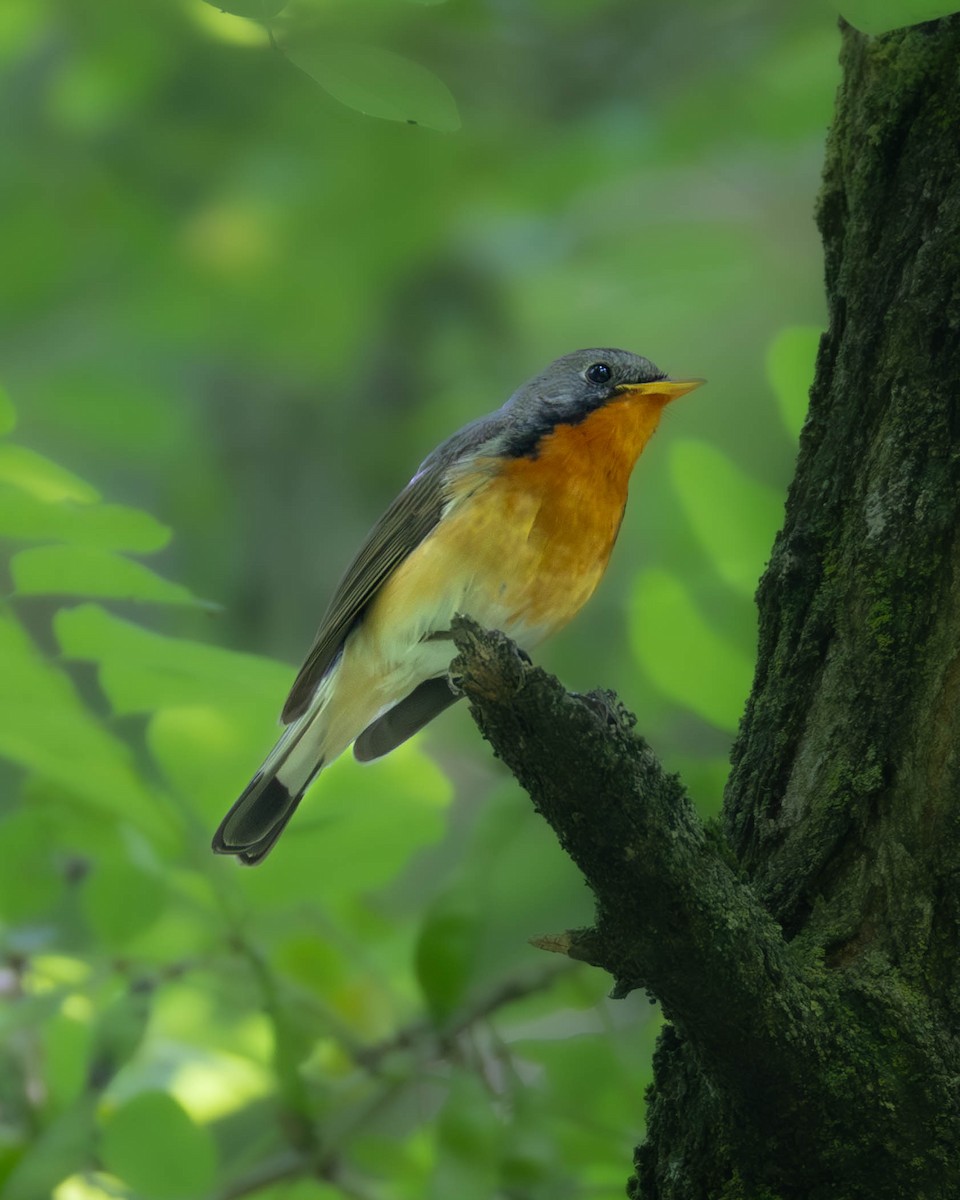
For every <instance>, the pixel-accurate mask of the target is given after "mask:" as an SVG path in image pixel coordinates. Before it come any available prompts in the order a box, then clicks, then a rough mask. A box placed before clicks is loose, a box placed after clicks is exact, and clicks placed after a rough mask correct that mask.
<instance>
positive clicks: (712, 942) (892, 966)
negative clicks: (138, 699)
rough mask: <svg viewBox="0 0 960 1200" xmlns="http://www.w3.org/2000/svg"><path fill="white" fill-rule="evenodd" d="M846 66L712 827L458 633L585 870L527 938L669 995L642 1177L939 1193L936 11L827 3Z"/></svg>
mask: <svg viewBox="0 0 960 1200" xmlns="http://www.w3.org/2000/svg"><path fill="white" fill-rule="evenodd" d="M842 63H843V69H844V73H843V83H842V85H841V88H840V93H839V96H838V101H837V114H836V120H835V123H834V126H833V130H832V132H831V135H830V139H829V143H828V147H827V158H826V166H825V172H824V188H823V193H822V195H821V199H820V205H819V223H820V228H821V232H822V234H823V240H824V247H825V253H826V283H827V292H828V300H829V312H830V321H829V329H828V331H827V333H826V334H825V335H824V338H823V341H822V344H821V349H820V357H819V362H818V368H817V376H816V381H815V384H814V387H813V390H812V393H811V404H810V415H809V418H808V421H807V424H806V426H805V428H804V431H803V435H802V437H801V445H800V455H799V460H798V464H797V474H796V478H795V480H794V483H793V485H792V487H791V489H790V494H789V498H788V501H787V509H786V517H785V524H784V529H783V531H782V532H781V534H780V535H779V536H778V538H777V541H776V544H775V546H774V548H773V552H772V555H771V561H770V566H769V568H768V570H767V572H766V574H765V576H764V579H763V581H762V583H761V587H760V590H759V593H758V602H759V607H760V645H759V658H758V664H757V672H756V677H755V681H754V687H753V692H752V695H751V697H750V700H749V703H748V706H747V711H746V714H745V718H744V721H743V725H742V728H741V732H740V736H739V738H738V740H737V743H736V746H735V747H734V752H733V771H732V775H731V778H730V783H729V786H728V789H727V794H726V798H725V807H724V817H723V821H722V829H717V830H705V829H704V828H703V827H702V825H701V824H700V822H699V821H698V819H697V817H696V815H695V814H694V811H693V809H692V807H691V805H690V804H689V801H687V799H686V797H685V796H684V794H683V791H682V787H681V785H680V784H679V783H678V781H677V780H676V779H675V778H674V777H670V776H666V775H665V774H664V773H663V771H662V770H661V769H660V767H659V765H658V764H657V762H656V760H655V758H654V757H653V755H652V753H651V751H650V750H649V748H648V747H647V746H646V745H645V744H644V743H643V742H642V740H641V739H639V738H638V737H637V736H636V735H635V734H634V733H633V732H632V730H631V728H630V725H631V720H630V719H629V716H628V714H625V713H624V712H623V710H622V709H620V708H619V707H618V706H617V705H616V703H615V700H614V698H612V697H611V696H609V695H594V696H591V697H577V696H571V695H568V694H567V693H565V692H564V691H563V689H562V688H561V687H560V685H559V684H557V682H556V681H555V680H553V679H551V678H550V677H548V676H546V675H545V674H544V673H543V672H542V671H539V670H538V669H536V668H533V667H532V666H530V665H529V664H528V663H527V662H526V661H525V660H524V659H523V658H522V657H521V656H518V655H517V653H516V652H515V651H514V649H513V648H512V646H511V645H510V643H509V642H507V641H506V639H504V638H502V636H501V635H490V634H484V633H482V631H480V630H478V629H477V628H476V627H475V626H472V625H471V624H470V623H469V622H463V623H461V624H460V626H459V628H458V631H457V640H458V645H459V646H460V650H461V656H460V658H459V659H458V661H457V663H456V664H455V672H456V676H457V682H458V683H459V685H460V686H461V687H462V688H463V690H464V691H465V692H466V693H467V695H468V697H469V699H470V702H471V707H472V709H473V712H474V715H475V717H476V719H477V721H478V723H479V725H480V727H481V729H482V731H483V732H484V734H485V736H487V737H488V738H489V740H490V741H491V742H492V744H493V746H494V748H495V750H496V752H497V753H498V754H499V755H500V756H501V757H502V758H503V759H504V760H505V761H506V763H507V764H508V765H509V766H510V768H511V769H512V770H513V771H514V773H515V774H516V775H517V778H518V779H519V780H520V781H521V783H523V785H524V786H525V787H526V788H527V790H528V791H529V792H530V794H531V796H532V798H533V800H534V802H535V804H536V805H537V807H538V808H539V809H540V811H542V812H543V814H544V816H545V817H546V818H547V819H548V820H549V821H550V822H551V824H552V825H553V826H554V828H555V829H556V830H557V833H558V835H559V837H560V839H561V841H562V843H563V845H564V846H565V848H566V849H567V850H568V852H569V853H570V854H571V856H572V857H573V858H574V860H575V861H576V862H577V863H578V865H579V866H580V868H581V869H582V870H583V872H584V874H585V876H586V878H587V881H588V883H589V884H590V886H591V887H592V889H593V891H594V893H595V896H596V900H597V914H596V923H595V926H594V927H593V928H592V929H589V930H578V931H571V932H569V933H567V934H564V935H561V936H559V937H558V938H556V939H554V940H553V941H552V942H551V943H550V944H549V948H551V949H559V950H562V951H564V952H566V953H568V954H571V955H572V956H574V957H579V958H584V959H586V960H588V961H590V962H593V963H595V964H597V965H600V966H603V967H604V968H606V969H607V970H609V971H610V972H611V973H612V974H613V976H614V978H615V980H616V989H615V991H616V992H618V993H619V994H625V992H627V991H629V990H630V988H632V987H637V986H643V987H646V988H647V989H648V990H649V991H650V992H651V993H652V994H653V995H655V996H656V997H657V999H659V1000H660V1001H661V1003H662V1005H663V1009H664V1012H665V1014H666V1016H667V1017H668V1019H669V1021H670V1024H669V1025H668V1026H667V1027H666V1029H665V1031H664V1034H663V1036H662V1037H661V1040H660V1044H659V1047H658V1049H657V1053H656V1058H655V1064H654V1068H655V1082H654V1086H653V1089H652V1094H651V1099H650V1111H649V1122H648V1130H647V1136H646V1140H645V1142H644V1143H643V1144H642V1145H641V1146H640V1147H639V1148H638V1150H637V1156H636V1175H635V1177H634V1179H633V1180H631V1183H630V1189H629V1190H630V1194H631V1196H633V1197H637V1198H641V1197H642V1198H644V1200H654V1198H656V1200H705V1198H710V1197H723V1200H734V1198H736V1197H764V1198H767V1200H774V1198H782V1200H795V1198H800V1197H803V1198H820V1197H822V1198H823V1200H827V1198H829V1200H844V1198H848V1197H849V1198H853V1197H870V1198H871V1200H878V1198H882V1197H909V1198H911V1200H920V1198H924V1197H926V1198H933V1197H947V1196H949V1197H955V1196H960V1039H958V1033H960V956H958V946H960V891H958V882H960V70H958V63H960V17H950V18H946V19H943V20H941V21H936V22H930V23H928V24H925V25H921V26H917V27H914V28H911V29H908V30H901V31H897V32H895V33H891V34H888V35H885V36H883V37H878V38H867V37H864V36H863V35H861V34H859V33H857V32H855V31H854V30H852V29H850V28H845V29H844V30H843V51H842Z"/></svg>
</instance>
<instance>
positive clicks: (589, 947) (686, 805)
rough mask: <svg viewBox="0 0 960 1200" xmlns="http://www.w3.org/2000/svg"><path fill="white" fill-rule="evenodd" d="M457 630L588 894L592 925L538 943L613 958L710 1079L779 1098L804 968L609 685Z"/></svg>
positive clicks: (476, 694)
mask: <svg viewBox="0 0 960 1200" xmlns="http://www.w3.org/2000/svg"><path fill="white" fill-rule="evenodd" d="M453 635H454V640H455V642H456V644H457V647H458V649H459V651H460V654H459V656H458V657H457V658H456V659H455V660H454V662H453V664H452V666H451V674H450V678H451V681H452V683H453V686H454V687H456V688H457V689H458V690H460V691H462V692H463V693H464V694H465V695H466V696H467V698H468V700H469V702H470V709H471V712H472V714H473V717H474V719H475V720H476V722H477V724H478V726H479V728H480V731H481V733H482V734H483V736H484V737H485V738H486V739H487V740H488V741H489V742H490V743H491V745H492V746H493V749H494V752H495V753H496V754H497V756H498V757H499V758H501V759H502V760H503V761H504V762H505V763H506V765H507V766H508V767H509V768H510V770H511V771H512V772H513V774H514V775H515V776H516V778H517V779H518V780H519V782H520V783H521V784H522V785H523V787H524V788H525V789H526V790H527V791H528V792H529V794H530V797H531V799H532V800H533V802H534V805H535V807H536V808H537V811H538V812H540V813H541V814H542V815H543V816H544V817H545V818H546V820H547V821H548V822H549V823H550V825H551V826H552V827H553V829H554V831H555V833H556V835H557V837H558V838H559V840H560V843H561V845H562V846H563V848H564V849H565V850H566V852H567V853H568V854H569V855H570V857H571V858H572V859H573V860H574V862H575V863H576V864H577V866H578V867H579V868H580V870H581V871H582V872H583V875H584V877H585V878H586V881H587V883H588V885H589V886H590V888H591V890H592V891H593V894H594V897H595V899H596V923H595V926H594V927H593V928H592V929H585V930H571V931H568V932H567V933H566V934H562V935H558V936H557V937H556V938H551V939H543V940H541V942H540V944H541V945H543V946H544V948H548V949H553V950H560V951H561V952H563V953H566V954H568V955H570V956H571V957H573V958H578V959H583V960H585V961H587V962H590V963H593V964H594V965H596V966H600V967H603V968H604V969H605V970H607V971H609V973H610V974H611V975H612V976H613V978H614V981H615V985H614V993H613V994H614V995H615V996H625V995H627V993H628V992H630V991H631V990H632V989H634V988H637V987H643V988H646V989H647V990H648V991H649V992H650V993H652V994H653V995H654V996H655V997H656V998H657V999H658V1000H659V1001H660V1002H661V1004H662V1006H663V1009H664V1012H665V1014H666V1015H667V1016H668V1017H669V1018H670V1020H672V1021H673V1023H674V1024H675V1025H676V1026H677V1027H678V1028H679V1029H680V1030H681V1031H682V1032H683V1033H684V1034H685V1035H686V1036H687V1037H688V1038H689V1039H690V1040H691V1042H693V1043H694V1045H695V1046H696V1047H697V1048H698V1051H699V1053H700V1056H701V1058H702V1060H703V1063H704V1066H705V1067H706V1068H707V1069H708V1070H709V1071H710V1073H711V1075H713V1077H714V1078H715V1079H716V1080H718V1081H722V1082H724V1083H725V1084H726V1085H727V1086H729V1087H730V1088H731V1089H732V1090H733V1091H734V1092H741V1093H746V1094H748V1095H749V1096H750V1098H751V1101H753V1102H755V1101H756V1099H757V1096H758V1094H760V1095H763V1094H766V1095H767V1096H768V1099H769V1102H770V1104H782V1103H783V1093H784V1092H785V1090H789V1089H791V1088H793V1087H795V1086H796V1085H797V1081H798V1078H802V1077H803V1076H804V1075H805V1074H806V1072H807V1071H808V1069H809V1057H808V1056H809V1055H810V1054H811V1053H815V1051H816V1043H817V1040H818V1034H819V1032H820V1028H819V1024H817V1025H816V1026H814V1025H813V1021H814V1017H813V1014H814V1013H815V1012H816V1011H817V1005H816V1004H815V1003H814V996H813V991H812V988H811V983H812V980H811V979H810V978H809V977H808V971H807V967H806V965H805V964H804V963H803V962H802V961H801V960H800V959H799V958H798V956H797V955H796V954H794V953H793V952H792V951H791V948H790V947H789V946H787V944H786V943H785V942H784V940H783V937H782V934H781V931H780V929H779V927H778V926H777V925H776V923H775V922H774V921H773V920H772V918H771V917H770V916H769V914H768V913H767V912H766V911H765V910H764V909H763V908H762V907H761V905H760V904H759V903H758V901H757V900H756V898H755V897H754V895H753V894H752V892H751V891H750V889H749V888H748V887H747V886H745V885H743V884H741V883H740V882H739V881H738V880H737V878H736V877H735V875H734V873H733V871H732V870H731V868H730V866H729V865H728V862H727V858H726V852H725V848H724V846H723V844H722V842H721V840H720V838H719V836H717V835H715V834H713V833H712V832H709V831H708V830H706V829H705V827H704V826H703V824H702V823H701V821H700V819H699V817H698V816H697V814H696V812H695V811H694V808H693V806H692V804H691V803H690V800H689V799H688V797H687V795H686V793H685V791H684V789H683V786H682V784H681V782H680V780H679V778H678V777H677V776H675V775H669V774H667V773H666V772H665V771H664V769H663V767H662V766H661V765H660V763H659V762H658V761H657V759H656V757H655V756H654V754H653V752H652V750H651V749H650V747H649V746H648V745H647V743H646V742H645V741H644V740H643V739H642V738H641V737H639V736H638V735H637V734H636V733H634V731H633V726H634V723H635V718H634V717H633V716H632V715H631V714H630V713H628V712H627V711H626V710H625V709H624V708H623V706H622V705H621V704H620V703H619V702H618V701H617V699H616V697H615V696H614V695H613V693H611V692H592V693H590V694H589V695H586V696H578V695H571V694H569V693H568V692H566V691H565V690H564V689H563V687H562V686H561V685H560V683H559V682H558V681H557V680H556V679H555V678H553V677H552V676H550V675H547V674H546V673H545V672H544V671H542V670H540V669H539V668H537V667H534V666H532V665H531V664H530V662H529V660H528V659H526V658H525V656H524V655H523V654H522V652H520V651H519V650H518V649H517V647H516V646H514V644H513V643H512V642H511V641H510V640H509V639H508V638H506V637H505V636H504V635H503V634H501V633H495V632H493V633H492V632H488V631H485V630H483V629H481V628H480V627H479V626H478V625H477V624H476V623H475V622H473V621H471V620H469V619H468V618H464V617H458V618H456V619H455V621H454V623H453ZM795 1101H796V1093H795V1092H794V1093H793V1096H792V1101H791V1102H792V1103H795ZM781 1115H782V1109H781Z"/></svg>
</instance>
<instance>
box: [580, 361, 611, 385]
mask: <svg viewBox="0 0 960 1200" xmlns="http://www.w3.org/2000/svg"><path fill="white" fill-rule="evenodd" d="M612 374H613V372H612V371H611V370H610V368H609V367H608V366H607V364H606V363H594V364H593V366H592V367H587V369H586V370H585V371H584V375H585V376H586V378H587V379H589V380H590V382H591V383H607V382H608V381H609V379H610V376H611V375H612Z"/></svg>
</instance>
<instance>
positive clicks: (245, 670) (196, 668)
mask: <svg viewBox="0 0 960 1200" xmlns="http://www.w3.org/2000/svg"><path fill="white" fill-rule="evenodd" d="M53 627H54V632H55V633H56V636H57V639H58V641H59V643H60V648H61V651H62V652H63V654H64V655H65V656H66V657H67V658H72V659H82V660H87V661H92V662H95V663H96V664H97V665H98V667H99V680H100V686H101V687H102V688H103V691H104V693H105V694H106V696H107V698H108V700H109V701H110V704H111V707H112V708H113V711H114V712H115V713H117V714H118V715H129V714H131V713H143V712H154V711H155V710H157V709H161V708H172V707H181V706H185V705H198V706H205V705H211V706H214V707H219V706H223V707H225V708H229V709H232V710H236V709H239V708H246V709H249V710H251V711H252V712H253V713H254V714H255V716H256V718H257V719H258V720H261V721H262V722H263V727H264V734H263V737H264V741H266V740H267V739H268V738H269V736H270V733H269V731H270V729H271V728H272V726H273V722H274V720H275V717H276V713H277V712H278V711H279V709H280V705H281V704H282V703H283V697H284V695H285V694H286V692H287V690H288V689H289V687H290V684H291V682H292V680H293V674H294V672H293V668H292V667H290V666H288V665H286V664H285V663H278V662H275V661H273V660H271V659H268V658H258V657H257V656H256V655H253V654H240V653H237V652H236V651H233V650H224V649H221V648H220V647H218V646H208V645H205V644H204V643H203V642H195V641H190V640H188V639H186V638H171V637H165V636H164V635H163V634H159V633H155V632H154V631H153V630H150V629H144V628H143V627H142V626H140V625H136V624H134V622H132V621H126V620H123V619H122V618H121V617H118V616H115V615H114V614H113V613H110V612H107V610H106V609H104V608H101V607H100V605H98V604H80V605H77V607H76V608H69V609H63V610H61V611H60V612H58V613H57V614H56V616H55V617H54V620H53Z"/></svg>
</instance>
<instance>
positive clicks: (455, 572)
mask: <svg viewBox="0 0 960 1200" xmlns="http://www.w3.org/2000/svg"><path fill="white" fill-rule="evenodd" d="M702 382H703V380H702V379H679V380H677V379H668V378H667V376H666V375H664V374H662V373H661V372H660V371H658V370H657V368H656V367H655V366H654V365H653V363H652V362H650V360H649V359H646V358H641V357H640V356H639V355H636V354H630V353H629V352H628V351H626V350H578V351H576V352H575V353H574V354H567V355H565V356H564V357H563V358H558V359H557V360H556V362H553V363H551V364H550V366H549V367H547V369H546V370H545V371H544V372H542V374H540V375H537V376H536V378H534V379H531V380H530V382H529V383H525V384H524V385H523V387H521V388H520V389H519V390H518V391H516V392H514V394H513V395H512V396H511V397H510V399H509V400H508V401H507V402H506V404H504V405H503V407H502V408H499V409H498V410H497V411H496V412H494V413H491V414H490V416H487V417H481V418H480V419H479V420H477V421H473V422H471V424H469V425H467V426H465V427H464V428H463V429H461V430H460V431H459V432H458V433H455V434H454V435H453V436H452V437H451V438H448V439H447V441H445V442H443V443H442V444H441V445H440V446H438V447H437V449H436V450H434V451H433V453H432V454H430V455H429V456H428V457H427V458H426V459H424V461H423V463H422V464H421V466H420V468H419V470H418V471H417V473H416V474H415V475H414V477H413V478H412V479H411V480H410V482H409V483H408V484H407V486H406V487H405V488H404V489H403V491H402V492H401V493H400V495H399V496H398V497H397V498H396V500H394V502H393V503H392V504H391V505H390V507H389V508H388V509H387V511H386V512H385V513H384V514H383V516H382V517H381V518H380V520H379V521H378V522H377V523H376V525H375V526H374V527H373V529H372V531H371V532H370V535H369V537H368V538H367V540H366V541H365V542H364V543H363V545H362V546H361V547H360V551H359V553H358V554H357V556H356V558H355V559H354V560H353V562H352V563H351V564H350V567H349V568H348V569H347V573H346V574H345V575H344V577H343V579H342V580H341V582H340V585H339V587H338V588H337V590H336V592H335V593H334V595H333V599H332V600H331V601H330V606H329V608H328V609H327V612H326V615H325V616H324V618H323V622H322V624H321V625H320V629H319V632H318V633H317V636H316V639H315V641H314V643H313V647H312V648H311V650H310V653H309V654H308V655H307V660H306V662H305V663H304V664H303V667H302V668H301V669H300V674H299V675H298V676H297V678H296V680H295V682H294V685H293V689H292V690H291V692H290V695H289V697H288V698H287V702H286V704H285V705H284V708H283V713H282V717H281V719H282V721H283V722H284V724H286V726H287V728H286V729H285V731H284V732H283V734H282V736H281V737H280V740H279V741H278V742H277V744H276V746H275V747H274V748H273V750H272V751H271V753H270V754H269V755H268V757H267V759H266V761H265V762H264V764H263V766H262V767H261V768H260V770H259V771H258V772H257V773H256V775H255V776H254V777H253V779H252V780H251V782H250V784H249V785H248V787H247V788H246V790H245V791H244V792H243V794H242V795H241V796H240V798H239V800H237V802H236V803H235V804H234V806H233V807H232V808H231V809H230V811H229V812H228V813H227V815H226V816H225V817H224V819H223V821H222V822H221V825H220V828H219V829H218V830H217V832H216V834H215V835H214V838H213V849H214V850H215V851H217V853H219V854H236V855H237V856H238V857H239V858H240V859H241V861H242V862H245V863H257V862H259V861H260V860H261V859H262V858H263V857H264V855H265V854H267V852H268V851H269V850H270V849H271V848H272V846H273V844H274V842H275V841H276V840H277V838H278V837H279V836H280V834H281V833H282V832H283V829H284V827H285V826H286V824H287V822H288V821H289V820H290V818H291V817H292V816H293V814H294V812H295V811H296V808H297V805H298V804H299V803H300V800H301V798H302V796H303V794H304V792H305V791H306V789H307V788H308V787H309V785H310V783H311V782H312V780H313V779H314V778H315V776H316V775H317V773H318V772H319V771H320V769H321V768H322V767H323V766H325V765H326V764H327V763H330V762H332V761H333V760H334V759H335V758H336V757H337V756H338V755H339V754H341V753H342V752H343V751H344V750H345V749H346V748H347V747H348V746H349V745H350V743H351V742H353V743H354V747H353V752H354V754H355V755H356V757H357V758H358V759H359V760H360V761H362V762H366V761H368V760H369V759H373V758H379V757H380V755H382V754H386V753H387V752H388V751H390V750H392V749H394V747H395V746H399V745H400V743H401V742H404V741H406V739H407V738H409V737H410V736H412V735H413V734H414V733H416V732H417V730H419V729H422V728H423V726H424V725H426V724H427V722H428V721H431V720H433V718H434V717H435V716H437V714H438V713H441V712H443V710H444V709H445V708H447V707H448V706H449V705H451V704H453V703H454V701H455V700H456V699H457V696H456V695H455V694H454V693H453V692H452V691H451V689H450V686H449V684H448V683H447V669H448V667H449V665H450V662H451V660H452V658H453V656H454V654H455V647H454V645H453V642H452V641H451V639H450V622H451V618H452V617H453V616H454V615H455V614H456V613H463V614H464V615H466V616H470V617H472V618H473V619H474V620H476V621H478V622H479V623H480V624H481V625H483V626H486V627H488V628H492V629H500V630H502V631H503V632H504V633H506V634H508V635H509V636H510V637H511V638H513V639H514V640H515V641H517V642H518V643H519V644H520V645H521V646H522V647H524V648H525V649H530V648H532V647H533V646H535V645H536V644H537V643H538V642H540V641H542V640H543V639H544V638H546V637H549V635H550V634H552V633H555V632H556V631H557V630H558V629H561V628H562V627H563V626H564V625H566V624H567V622H568V621H569V620H570V619H571V618H572V617H574V616H575V615H576V613H577V612H579V610H580V609H581V608H582V607H583V605H584V604H585V603H586V601H587V600H588V599H589V598H590V596H591V595H592V594H593V591H594V589H595V588H596V586H597V584H598V583H599V582H600V579H601V578H602V576H603V572H604V570H605V569H606V566H607V561H608V560H609V558H610V551H611V550H612V549H613V544H614V542H615V541H616V538H617V533H618V532H619V529H620V522H621V520H622V518H623V511H624V505H625V504H626V500H627V484H628V482H629V479H630V473H631V471H632V470H633V466H634V464H635V463H636V461H637V459H638V457H639V456H640V453H641V451H642V450H643V448H644V446H645V445H646V444H647V442H648V441H649V439H650V437H651V436H652V435H653V433H654V431H655V430H656V428H657V425H658V424H659V422H660V415H661V413H662V412H663V409H664V406H665V405H667V404H668V403H669V402H670V401H671V400H673V399H674V398H675V397H677V396H682V395H683V394H684V393H685V392H689V391H692V389H693V388H695V387H698V386H699V385H700V384H701V383H702Z"/></svg>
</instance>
